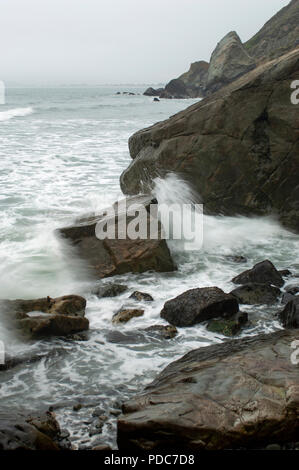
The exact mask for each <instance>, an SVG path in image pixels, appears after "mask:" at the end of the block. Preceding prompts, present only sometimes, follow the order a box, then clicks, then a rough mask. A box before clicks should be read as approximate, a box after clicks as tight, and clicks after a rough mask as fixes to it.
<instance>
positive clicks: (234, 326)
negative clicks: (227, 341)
mask: <svg viewBox="0 0 299 470" xmlns="http://www.w3.org/2000/svg"><path fill="white" fill-rule="evenodd" d="M247 321H248V314H247V313H246V312H238V313H236V314H235V315H234V316H233V317H232V318H231V319H228V320H226V319H223V318H218V319H216V320H210V321H209V323H208V325H207V330H208V331H211V332H213V333H219V334H222V335H224V336H235V335H237V334H238V333H240V331H241V329H242V327H243V326H244V325H245V324H246V323H247Z"/></svg>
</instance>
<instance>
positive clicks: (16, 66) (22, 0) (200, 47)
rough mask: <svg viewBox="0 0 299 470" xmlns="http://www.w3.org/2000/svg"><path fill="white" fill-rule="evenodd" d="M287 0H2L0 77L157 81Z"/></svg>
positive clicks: (255, 25)
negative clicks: (233, 31)
mask: <svg viewBox="0 0 299 470" xmlns="http://www.w3.org/2000/svg"><path fill="white" fill-rule="evenodd" d="M288 3H289V0H0V6H1V10H0V39H1V40H0V58H1V59H0V80H4V81H5V82H6V83H7V84H9V83H11V84H12V83H24V84H30V83H32V84H37V83H39V84H47V83H49V84H51V83H53V84H67V83H90V84H101V83H113V84H114V83H115V84H116V83H159V82H167V81H169V80H170V79H171V78H174V77H176V76H178V75H180V74H181V73H183V72H184V71H186V70H187V69H188V68H189V65H190V63H191V62H194V61H196V60H200V59H204V60H209V57H210V55H211V52H212V51H213V49H214V47H215V46H216V43H217V42H218V41H219V40H220V39H221V38H222V37H223V36H224V35H225V34H226V33H228V32H229V31H231V30H236V31H237V32H238V33H239V35H240V37H241V39H242V41H246V40H247V39H249V38H250V37H251V36H253V35H254V34H255V33H256V32H257V31H258V30H259V29H260V28H261V27H262V26H263V24H264V23H265V22H266V21H267V20H268V19H270V17H271V16H272V15H273V14H274V13H276V12H277V11H278V10H280V9H281V8H282V7H283V6H285V5H287V4H288Z"/></svg>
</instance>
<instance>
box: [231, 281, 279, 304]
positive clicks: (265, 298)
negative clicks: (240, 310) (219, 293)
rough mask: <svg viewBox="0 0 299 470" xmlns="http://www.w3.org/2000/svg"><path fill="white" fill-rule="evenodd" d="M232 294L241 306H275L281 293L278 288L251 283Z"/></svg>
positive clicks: (238, 288)
mask: <svg viewBox="0 0 299 470" xmlns="http://www.w3.org/2000/svg"><path fill="white" fill-rule="evenodd" d="M231 294H232V295H234V296H235V297H237V299H238V302H239V303H240V304H248V305H255V304H268V305H271V304H274V303H275V302H277V300H278V298H279V296H280V294H281V292H280V289H278V287H273V286H270V285H269V284H258V283H257V282H250V283H248V284H244V285H243V286H241V287H237V288H236V289H234V290H233V291H231Z"/></svg>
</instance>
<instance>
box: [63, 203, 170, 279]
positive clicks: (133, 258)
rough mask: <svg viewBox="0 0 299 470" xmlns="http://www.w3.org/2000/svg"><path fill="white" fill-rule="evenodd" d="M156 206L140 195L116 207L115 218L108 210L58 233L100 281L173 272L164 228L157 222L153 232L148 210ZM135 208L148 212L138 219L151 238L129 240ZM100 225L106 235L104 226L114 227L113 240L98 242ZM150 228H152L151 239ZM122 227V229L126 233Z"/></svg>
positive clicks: (144, 212)
mask: <svg viewBox="0 0 299 470" xmlns="http://www.w3.org/2000/svg"><path fill="white" fill-rule="evenodd" d="M156 202H157V201H155V200H153V198H152V196H142V195H140V196H138V197H134V198H127V199H126V200H123V201H119V202H117V203H115V204H114V206H113V209H114V215H110V214H111V208H107V209H106V211H103V213H102V214H100V215H92V216H90V217H85V218H83V219H81V220H78V222H77V224H76V225H74V226H71V227H65V228H62V229H60V230H59V233H60V234H61V235H62V236H63V237H64V238H66V239H67V240H69V241H70V242H71V243H72V244H73V245H75V247H76V249H77V253H78V255H79V256H80V257H81V258H82V259H84V260H86V261H87V263H88V266H89V268H90V269H91V271H92V272H93V273H94V274H95V275H96V276H97V277H99V278H104V277H109V276H115V275H117V274H124V273H128V272H132V273H141V272H145V271H150V270H154V271H158V272H169V271H174V270H175V269H176V266H175V264H174V262H173V260H172V258H171V254H170V251H169V248H168V246H167V243H166V240H165V239H164V238H163V235H162V227H161V224H160V222H158V221H157V224H156V229H155V228H153V226H154V225H155V224H154V223H153V219H154V218H155V217H154V215H153V214H150V212H149V210H148V209H149V207H150V205H151V204H155V203H156ZM133 206H134V208H137V207H140V210H142V209H144V208H145V209H147V210H146V211H142V215H141V213H140V216H141V217H142V219H141V221H140V219H139V221H140V224H143V223H144V225H145V227H146V231H147V235H148V236H147V238H146V239H142V238H136V239H132V238H130V237H129V236H128V233H127V231H128V226H129V224H131V223H134V220H135V219H136V215H135V212H134V215H132V213H130V210H132V207H133ZM123 207H124V208H123ZM118 209H119V210H118ZM137 212H138V211H137ZM122 221H123V222H124V223H122ZM119 222H120V225H119ZM99 224H100V225H101V227H102V228H103V231H106V229H105V226H108V227H109V226H111V227H112V226H114V227H115V232H114V236H113V238H103V239H99V238H98V237H97V236H96V229H97V227H99ZM150 224H152V226H151V227H152V228H151V230H152V232H151V237H150V236H149V234H150ZM119 226H123V228H124V230H123V232H122V229H119Z"/></svg>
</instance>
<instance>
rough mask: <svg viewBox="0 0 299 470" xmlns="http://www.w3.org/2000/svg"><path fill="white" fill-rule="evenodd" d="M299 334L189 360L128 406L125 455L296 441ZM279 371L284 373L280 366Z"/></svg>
mask: <svg viewBox="0 0 299 470" xmlns="http://www.w3.org/2000/svg"><path fill="white" fill-rule="evenodd" d="M295 340H299V332H298V331H296V330H294V331H286V330H282V331H278V332H276V333H273V334H269V335H261V336H255V337H253V338H244V339H239V340H231V341H225V342H223V343H221V344H216V345H212V346H208V347H203V348H200V349H196V350H194V351H191V352H189V353H188V354H186V355H185V356H183V357H182V358H181V359H179V360H178V361H175V362H173V363H172V364H170V365H169V366H168V367H166V368H165V369H164V370H163V371H162V373H160V374H159V375H158V377H157V378H156V379H155V380H154V381H153V382H152V383H151V384H150V385H149V386H148V387H147V388H146V389H145V390H144V392H143V393H141V394H139V395H137V396H135V397H134V398H132V399H130V400H129V401H127V402H126V403H124V405H123V414H122V415H121V416H120V417H119V419H118V438H117V441H118V447H119V449H120V450H121V451H122V450H125V451H126V452H132V451H145V450H146V451H153V452H158V451H160V450H163V451H165V450H168V449H176V448H178V449H180V451H183V450H184V451H189V452H198V451H200V450H203V449H206V450H222V449H240V448H245V449H248V448H257V447H258V446H265V445H268V444H269V442H279V443H281V444H282V443H288V442H295V441H296V440H297V437H298V431H299V422H298V390H299V375H298V368H297V367H295V366H292V365H291V364H290V344H291V343H292V342H293V341H295ZM278 364H279V366H278Z"/></svg>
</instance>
